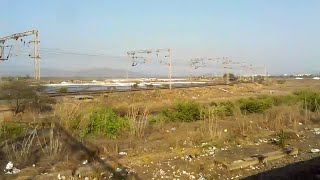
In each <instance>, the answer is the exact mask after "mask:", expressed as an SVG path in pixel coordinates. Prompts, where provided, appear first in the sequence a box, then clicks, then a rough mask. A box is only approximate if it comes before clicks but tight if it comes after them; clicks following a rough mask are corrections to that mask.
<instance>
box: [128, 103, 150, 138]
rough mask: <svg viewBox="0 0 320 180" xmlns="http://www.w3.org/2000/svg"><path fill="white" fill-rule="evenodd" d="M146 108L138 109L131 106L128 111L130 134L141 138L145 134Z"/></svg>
mask: <svg viewBox="0 0 320 180" xmlns="http://www.w3.org/2000/svg"><path fill="white" fill-rule="evenodd" d="M148 115H149V112H148V108H144V110H142V111H141V110H140V109H138V108H136V107H134V106H132V107H131V108H130V110H129V112H128V119H129V124H130V135H133V136H136V137H138V138H142V137H144V135H145V129H146V126H147V123H148Z"/></svg>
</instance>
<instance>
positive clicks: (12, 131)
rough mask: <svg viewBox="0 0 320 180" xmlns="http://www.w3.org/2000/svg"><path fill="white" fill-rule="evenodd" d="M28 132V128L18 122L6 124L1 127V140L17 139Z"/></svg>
mask: <svg viewBox="0 0 320 180" xmlns="http://www.w3.org/2000/svg"><path fill="white" fill-rule="evenodd" d="M25 131H26V126H25V125H24V124H21V123H16V122H6V123H2V124H1V125H0V140H3V139H9V138H15V137H17V136H19V135H22V134H23V133H24V132H25Z"/></svg>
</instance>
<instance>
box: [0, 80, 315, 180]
mask: <svg viewBox="0 0 320 180" xmlns="http://www.w3.org/2000/svg"><path fill="white" fill-rule="evenodd" d="M301 88H315V89H320V81H315V80H287V81H286V82H285V83H284V84H277V83H273V84H272V85H269V86H263V85H260V84H252V83H248V84H236V85H233V86H214V87H201V88H190V89H174V90H173V91H172V92H169V91H167V90H154V91H145V92H122V93H110V94H106V95H104V96H100V97H95V100H93V101H91V102H88V103H98V102H99V103H101V102H103V103H105V104H107V105H109V106H111V107H113V108H114V109H115V110H117V111H118V112H122V113H126V112H127V110H128V107H130V106H136V107H139V106H140V107H148V108H149V110H150V111H151V112H154V113H156V112H158V111H159V110H160V109H162V108H163V107H170V106H171V105H172V104H173V103H175V102H176V101H178V100H195V101H197V102H199V103H202V104H208V103H210V102H218V101H225V100H232V99H237V98H241V97H246V96H255V95H259V94H287V93H289V92H291V91H294V90H297V89H301ZM63 102H65V103H73V102H74V100H70V98H68V97H65V98H63ZM291 111H294V109H287V111H286V113H291ZM270 113H272V112H270ZM293 113H296V112H293ZM266 117H267V116H265V114H264V115H251V116H250V117H247V118H243V117H232V118H229V119H221V120H219V121H217V125H216V126H217V129H218V130H217V132H216V134H215V135H214V136H210V135H209V134H208V132H206V131H205V130H204V129H205V128H206V124H204V123H203V122H201V121H198V122H192V123H165V124H156V125H152V126H151V125H150V127H148V128H147V130H146V132H145V136H144V137H142V138H136V137H131V136H128V135H124V136H123V137H120V138H118V139H115V140H110V139H106V138H103V137H95V138H89V139H87V140H77V139H76V138H73V137H72V135H70V134H68V132H65V131H64V130H63V127H62V128H61V129H62V130H59V131H57V132H56V133H55V136H54V137H56V139H55V140H54V141H53V142H56V145H53V147H63V148H60V149H61V150H60V151H59V152H58V153H56V155H57V156H56V157H55V158H52V157H50V156H49V155H48V154H46V153H44V152H49V150H47V149H44V150H43V147H44V146H42V145H41V144H44V143H49V142H52V141H51V140H50V137H51V136H49V135H48V133H42V135H40V134H41V133H39V137H38V140H37V141H36V139H37V138H35V144H34V149H33V150H34V151H33V152H34V154H37V153H38V154H39V157H38V159H31V160H30V159H28V158H27V159H28V161H27V162H28V163H26V161H24V162H23V163H22V162H14V164H15V167H17V168H18V169H20V170H21V171H20V172H19V173H18V174H14V175H5V174H4V172H0V179H59V178H58V177H62V176H64V177H65V179H69V177H70V176H73V177H76V178H78V179H81V178H82V179H84V178H85V177H87V178H89V179H94V178H96V179H176V180H177V179H181V180H183V179H199V180H204V179H242V178H245V177H250V176H251V175H255V174H257V173H261V172H265V171H268V170H271V169H274V168H279V167H283V166H285V165H287V164H291V163H294V162H300V161H305V160H309V159H312V158H319V156H320V153H311V149H320V141H319V138H320V134H317V132H316V131H315V129H316V128H319V123H314V122H311V121H309V120H308V121H306V120H305V119H303V118H304V117H303V116H301V117H300V116H298V117H297V118H296V119H295V120H294V124H293V121H288V120H287V119H286V118H287V116H283V117H281V118H282V120H283V124H281V126H283V127H281V128H289V129H290V137H289V138H288V139H287V140H286V143H285V145H286V146H287V147H295V148H298V149H299V153H298V155H295V156H288V157H285V158H281V159H278V160H274V161H270V162H266V163H263V164H258V165H254V166H249V167H246V168H242V169H238V170H232V171H230V170H228V169H227V168H226V167H225V164H228V163H231V162H233V161H236V160H240V159H243V158H246V157H251V156H253V155H256V154H262V153H267V152H272V151H276V150H280V149H282V148H281V147H279V145H278V144H275V143H274V139H275V138H277V134H278V130H275V129H274V124H273V123H278V122H275V121H271V120H268V119H266ZM252 120H255V121H254V122H253V121H252ZM71 134H72V133H71ZM20 143H23V140H22V141H21V142H20ZM1 146H4V144H1ZM50 147H52V146H50ZM1 148H2V149H3V147H1ZM53 149H54V148H53ZM50 152H51V153H53V152H54V151H52V149H51V150H50ZM32 157H33V156H32ZM10 160H11V159H10V157H9V155H8V154H7V152H0V166H1V169H4V167H5V165H6V164H7V162H8V161H10ZM79 174H81V177H79ZM253 178H254V177H253ZM62 179H63V178H62Z"/></svg>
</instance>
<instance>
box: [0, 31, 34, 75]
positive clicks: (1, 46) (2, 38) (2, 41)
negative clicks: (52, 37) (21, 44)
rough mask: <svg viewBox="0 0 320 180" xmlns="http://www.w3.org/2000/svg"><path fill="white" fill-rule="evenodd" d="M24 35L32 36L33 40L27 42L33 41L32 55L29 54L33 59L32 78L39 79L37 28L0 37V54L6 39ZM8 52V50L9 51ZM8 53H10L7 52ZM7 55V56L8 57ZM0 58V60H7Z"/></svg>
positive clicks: (16, 38) (14, 38)
mask: <svg viewBox="0 0 320 180" xmlns="http://www.w3.org/2000/svg"><path fill="white" fill-rule="evenodd" d="M26 36H33V40H32V41H30V42H29V43H33V55H32V56H31V55H29V56H30V57H31V58H33V59H34V79H35V80H40V62H39V60H40V56H39V46H38V45H39V42H40V41H39V31H38V30H30V31H25V32H21V33H14V34H11V35H9V36H4V37H0V51H1V54H0V55H1V56H3V50H4V47H6V46H5V45H4V44H5V42H6V41H8V40H18V39H19V38H22V37H26ZM9 53H10V52H9ZM9 55H10V54H9ZM9 55H8V58H9ZM8 58H6V59H2V58H0V60H8Z"/></svg>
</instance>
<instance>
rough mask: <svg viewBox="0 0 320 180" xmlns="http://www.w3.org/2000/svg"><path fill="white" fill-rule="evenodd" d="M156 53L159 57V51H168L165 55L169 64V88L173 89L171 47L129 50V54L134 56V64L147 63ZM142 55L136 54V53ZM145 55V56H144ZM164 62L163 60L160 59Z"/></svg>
mask: <svg viewBox="0 0 320 180" xmlns="http://www.w3.org/2000/svg"><path fill="white" fill-rule="evenodd" d="M152 53H156V55H157V57H158V56H159V53H168V55H165V56H164V57H165V58H168V62H167V63H165V64H166V65H168V78H169V89H170V91H171V89H172V49H171V48H158V49H147V50H137V51H128V52H127V55H128V56H129V57H131V58H132V60H133V63H132V66H137V65H139V64H145V63H146V62H149V61H150V60H151V54H152ZM138 54H139V55H142V56H136V55H138ZM143 55H144V56H143ZM160 63H162V61H160Z"/></svg>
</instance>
